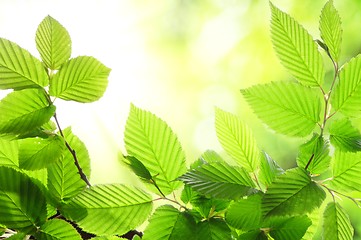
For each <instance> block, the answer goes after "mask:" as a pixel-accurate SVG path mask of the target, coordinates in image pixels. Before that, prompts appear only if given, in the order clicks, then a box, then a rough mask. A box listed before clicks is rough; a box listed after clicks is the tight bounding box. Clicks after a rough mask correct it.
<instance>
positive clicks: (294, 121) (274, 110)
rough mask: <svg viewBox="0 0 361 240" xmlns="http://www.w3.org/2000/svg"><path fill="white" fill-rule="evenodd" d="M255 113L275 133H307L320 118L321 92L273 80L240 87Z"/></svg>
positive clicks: (295, 134) (305, 134) (294, 134)
mask: <svg viewBox="0 0 361 240" xmlns="http://www.w3.org/2000/svg"><path fill="white" fill-rule="evenodd" d="M241 92H242V94H243V96H244V97H245V99H246V100H247V102H248V104H249V105H250V106H251V108H252V109H253V111H254V112H255V113H256V115H257V116H258V117H259V118H260V119H261V120H262V121H263V122H264V123H266V124H267V125H268V126H269V127H270V128H272V129H273V130H275V131H276V132H279V133H283V134H286V135H289V136H300V137H304V136H307V135H308V134H310V133H311V132H312V130H313V129H314V128H315V126H316V124H317V123H318V121H319V120H320V111H321V95H320V94H318V93H317V92H316V91H315V89H311V88H308V87H304V86H302V85H300V84H297V83H293V82H284V81H281V82H272V83H268V84H265V85H256V86H253V87H250V88H247V89H243V90H241Z"/></svg>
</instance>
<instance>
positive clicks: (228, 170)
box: [178, 162, 257, 199]
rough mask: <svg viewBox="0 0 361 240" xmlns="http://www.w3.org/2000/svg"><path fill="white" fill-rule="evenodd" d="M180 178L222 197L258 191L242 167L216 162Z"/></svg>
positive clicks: (237, 197) (197, 189)
mask: <svg viewBox="0 0 361 240" xmlns="http://www.w3.org/2000/svg"><path fill="white" fill-rule="evenodd" d="M178 179H180V180H182V181H183V182H184V183H185V184H187V185H189V186H191V187H192V188H193V189H194V190H196V191H198V192H200V193H202V194H205V195H210V196H212V197H215V198H222V199H239V198H241V197H243V196H247V195H251V194H254V193H256V192H257V190H256V189H254V187H255V185H254V183H253V181H252V179H251V178H250V176H249V174H248V173H247V172H246V171H245V170H244V169H243V168H241V167H234V166H230V165H228V164H226V163H225V162H224V163H221V162H216V163H210V164H204V165H202V166H200V167H198V168H196V169H193V170H190V171H189V172H187V173H185V174H184V175H182V176H181V177H179V178H178Z"/></svg>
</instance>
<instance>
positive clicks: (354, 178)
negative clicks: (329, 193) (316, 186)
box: [329, 151, 361, 192]
mask: <svg viewBox="0 0 361 240" xmlns="http://www.w3.org/2000/svg"><path fill="white" fill-rule="evenodd" d="M360 176H361V153H360V152H357V153H352V152H342V151H336V152H335V154H334V159H333V166H332V180H331V181H330V182H329V184H331V186H333V187H334V188H336V189H338V190H340V191H343V192H345V191H346V192H350V191H361V178H360Z"/></svg>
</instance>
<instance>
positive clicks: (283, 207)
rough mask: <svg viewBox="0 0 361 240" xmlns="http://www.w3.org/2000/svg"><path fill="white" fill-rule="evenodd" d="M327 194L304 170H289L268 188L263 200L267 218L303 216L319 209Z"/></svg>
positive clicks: (263, 208)
mask: <svg viewBox="0 0 361 240" xmlns="http://www.w3.org/2000/svg"><path fill="white" fill-rule="evenodd" d="M325 197H326V194H325V192H324V191H323V189H322V188H321V187H319V186H318V185H317V184H316V183H315V182H313V181H312V180H311V177H310V176H309V175H308V173H307V172H306V171H305V170H304V169H302V168H293V169H290V170H287V171H286V172H285V173H284V174H282V175H280V176H278V177H277V178H276V179H275V181H274V182H273V183H272V184H271V185H270V186H269V187H268V189H267V192H266V194H265V195H264V197H263V199H262V211H263V214H264V215H265V216H274V215H277V216H280V215H290V216H293V215H301V214H306V213H309V212H312V210H314V209H315V208H318V207H319V206H320V205H321V203H322V202H323V200H324V199H325Z"/></svg>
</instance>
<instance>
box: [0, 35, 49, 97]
mask: <svg viewBox="0 0 361 240" xmlns="http://www.w3.org/2000/svg"><path fill="white" fill-rule="evenodd" d="M48 84H49V80H48V76H47V74H46V72H45V69H44V67H43V65H42V63H41V62H40V61H39V60H38V59H36V58H35V57H34V56H32V55H31V54H30V53H29V52H28V51H27V50H25V49H23V48H21V47H19V46H18V45H17V44H16V43H13V42H11V41H9V40H6V39H4V38H0V89H15V90H20V89H24V88H38V87H45V86H47V85H48Z"/></svg>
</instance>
